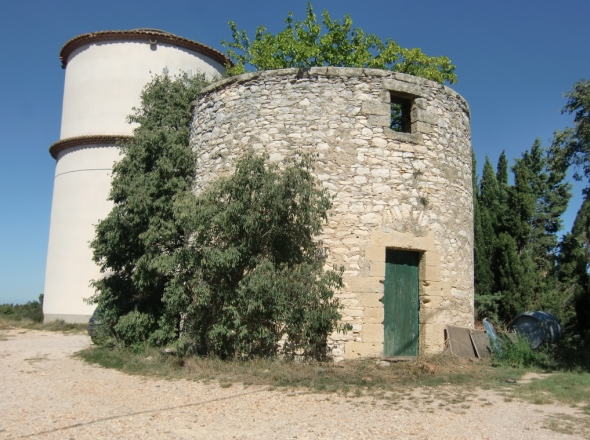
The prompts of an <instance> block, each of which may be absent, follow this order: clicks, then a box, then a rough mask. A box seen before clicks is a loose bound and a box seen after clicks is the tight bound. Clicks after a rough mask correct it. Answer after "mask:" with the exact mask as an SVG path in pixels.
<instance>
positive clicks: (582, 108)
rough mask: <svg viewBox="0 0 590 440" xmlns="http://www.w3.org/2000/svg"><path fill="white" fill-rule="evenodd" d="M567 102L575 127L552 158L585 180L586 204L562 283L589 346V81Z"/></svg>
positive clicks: (569, 238) (558, 141) (566, 241)
mask: <svg viewBox="0 0 590 440" xmlns="http://www.w3.org/2000/svg"><path fill="white" fill-rule="evenodd" d="M565 97H566V98H567V99H568V101H567V103H566V105H565V106H564V108H563V109H562V113H570V114H573V115H574V126H573V127H568V128H566V129H565V130H563V131H561V130H556V131H555V134H554V137H553V144H552V148H551V154H552V156H553V158H554V159H555V161H556V162H562V163H565V164H566V166H567V165H573V166H574V167H576V169H577V171H576V173H575V174H574V177H575V178H576V179H578V180H585V182H586V187H585V189H584V193H585V200H584V203H583V205H582V206H581V207H580V210H579V211H578V215H577V217H576V221H575V223H574V226H573V228H572V232H571V233H570V234H567V235H566V236H565V237H564V238H563V241H562V243H561V257H560V277H561V278H560V280H561V281H562V283H563V284H562V285H563V288H564V290H565V291H568V292H570V293H572V294H573V304H574V308H575V311H576V317H575V318H574V319H573V320H572V325H573V326H574V327H576V328H577V330H578V334H579V335H581V336H582V338H583V339H584V340H585V341H586V343H590V324H589V322H590V321H589V320H588V316H590V284H589V280H588V263H589V258H588V249H590V247H589V244H590V241H589V239H590V230H589V226H590V224H589V223H588V217H589V215H590V207H589V202H588V200H589V199H590V196H589V195H590V81H589V80H586V79H581V80H580V81H578V82H576V83H575V84H574V86H573V87H572V89H571V90H570V91H569V92H567V93H566V94H565Z"/></svg>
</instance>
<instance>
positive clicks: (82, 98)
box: [43, 29, 229, 322]
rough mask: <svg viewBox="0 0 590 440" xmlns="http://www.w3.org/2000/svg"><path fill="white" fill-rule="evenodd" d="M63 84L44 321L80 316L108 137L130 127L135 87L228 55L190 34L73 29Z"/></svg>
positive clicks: (213, 71)
mask: <svg viewBox="0 0 590 440" xmlns="http://www.w3.org/2000/svg"><path fill="white" fill-rule="evenodd" d="M60 59H61V62H62V67H63V68H64V69H65V73H66V75H65V86H64V98H63V109H62V122H61V134H60V140H59V141H58V142H56V143H54V144H53V145H52V146H51V147H50V149H49V152H50V154H51V155H52V156H53V158H54V159H55V160H56V167H55V181H54V188H53V202H52V207H51V224H50V232H49V249H48V252H47V266H46V275H45V290H44V292H45V300H44V305H43V312H44V314H45V319H46V320H48V321H51V320H54V319H63V320H64V321H66V322H86V321H87V320H88V318H89V316H90V315H91V314H92V311H93V307H92V306H89V305H87V304H85V303H84V298H88V297H89V296H91V295H92V294H93V293H94V292H93V289H92V288H91V287H90V286H89V283H90V280H92V279H96V278H98V277H100V276H101V275H100V272H99V269H98V267H97V266H96V265H95V264H94V262H93V261H92V251H91V249H90V248H89V246H88V245H89V242H90V241H91V240H92V239H93V237H94V225H96V224H97V223H98V221H99V220H101V219H103V218H104V217H106V216H107V214H108V213H109V211H110V209H111V206H112V204H111V202H110V201H108V200H107V197H108V193H109V190H110V183H111V170H112V167H113V163H114V162H116V161H117V160H118V159H119V149H118V148H117V146H116V145H115V143H116V140H117V139H120V138H122V137H125V136H131V135H132V134H133V128H134V127H133V126H132V125H130V124H128V123H127V122H126V117H127V115H129V114H130V113H131V112H132V108H133V107H137V106H138V105H139V104H140V101H139V95H140V92H141V90H142V88H143V87H144V86H145V85H146V84H147V83H148V82H149V81H150V80H151V78H152V76H153V75H155V74H161V73H168V72H169V73H170V74H177V73H179V72H180V71H182V72H184V73H185V74H187V75H192V74H195V73H197V72H200V73H205V74H207V75H209V76H214V75H218V74H222V73H223V72H224V70H225V68H224V66H225V65H226V64H227V63H228V62H229V60H228V59H227V58H226V57H225V56H224V55H223V54H222V53H221V52H218V51H216V50H214V49H212V48H210V47H208V46H205V45H203V44H201V43H198V42H196V41H192V40H188V39H186V38H182V37H178V36H176V35H173V34H170V33H167V32H163V31H159V30H155V29H134V30H129V31H103V32H95V33H90V34H83V35H79V36H77V37H75V38H73V39H71V40H70V41H68V42H67V43H66V44H65V45H64V46H63V48H62V49H61V52H60Z"/></svg>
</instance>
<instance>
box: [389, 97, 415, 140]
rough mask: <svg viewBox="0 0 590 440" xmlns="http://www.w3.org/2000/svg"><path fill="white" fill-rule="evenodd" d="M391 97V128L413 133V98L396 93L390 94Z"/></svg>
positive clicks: (399, 131)
mask: <svg viewBox="0 0 590 440" xmlns="http://www.w3.org/2000/svg"><path fill="white" fill-rule="evenodd" d="M390 97H391V98H390V99H391V101H390V102H391V122H390V126H389V128H391V129H392V130H393V131H397V132H398V133H411V131H412V120H411V116H410V113H411V112H412V101H413V100H412V99H411V98H404V97H402V96H399V95H396V94H394V93H391V94H390Z"/></svg>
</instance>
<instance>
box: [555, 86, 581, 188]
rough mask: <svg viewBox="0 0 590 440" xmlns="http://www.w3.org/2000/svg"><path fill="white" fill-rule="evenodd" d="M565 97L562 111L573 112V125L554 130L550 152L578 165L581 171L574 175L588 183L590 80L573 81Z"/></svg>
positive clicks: (571, 163)
mask: <svg viewBox="0 0 590 440" xmlns="http://www.w3.org/2000/svg"><path fill="white" fill-rule="evenodd" d="M565 97H566V98H568V101H567V103H566V105H565V107H564V108H563V109H562V113H570V114H574V127H568V128H566V129H565V130H563V131H561V130H556V131H555V134H554V137H553V148H552V153H553V154H554V155H555V156H556V157H560V158H563V159H564V160H565V161H566V162H567V163H568V164H569V165H575V166H576V167H578V169H580V170H581V173H576V176H575V177H577V178H584V179H585V180H586V182H587V184H588V185H590V183H589V182H590V80H586V79H581V80H580V81H578V82H577V83H575V84H574V86H573V88H572V90H570V91H569V92H567V93H566V94H565ZM588 191H589V189H588V187H587V188H586V192H588Z"/></svg>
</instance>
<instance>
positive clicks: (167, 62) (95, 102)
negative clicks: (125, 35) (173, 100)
mask: <svg viewBox="0 0 590 440" xmlns="http://www.w3.org/2000/svg"><path fill="white" fill-rule="evenodd" d="M164 68H167V69H168V72H169V74H170V75H175V74H178V73H179V72H180V71H184V72H188V71H189V70H191V71H192V73H193V74H195V73H197V72H201V73H205V74H207V75H208V76H210V77H212V76H214V75H217V74H221V73H223V72H224V71H225V69H224V68H223V66H222V65H221V64H219V63H218V62H216V61H213V60H212V59H210V58H208V57H206V56H205V55H202V54H200V53H198V52H194V51H190V50H188V49H184V48H179V47H175V46H172V45H169V44H165V43H158V44H157V45H155V46H150V44H149V43H148V42H147V41H121V42H117V41H109V42H101V43H92V44H89V45H86V46H82V47H80V48H78V49H76V50H75V51H74V52H72V54H71V55H70V57H69V58H68V64H67V68H66V78H65V86H64V99H63V111H62V124H61V136H60V138H61V139H66V138H69V137H74V136H85V135H96V134H110V135H131V134H132V130H133V126H132V125H130V124H128V123H127V122H126V117H127V116H128V115H129V114H130V113H131V112H132V108H133V107H137V106H138V105H139V103H140V100H139V94H140V92H141V90H142V89H143V87H144V86H145V85H146V84H147V83H148V82H149V81H150V80H151V78H152V76H153V75H156V74H161V73H162V71H163V69H164Z"/></svg>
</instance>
